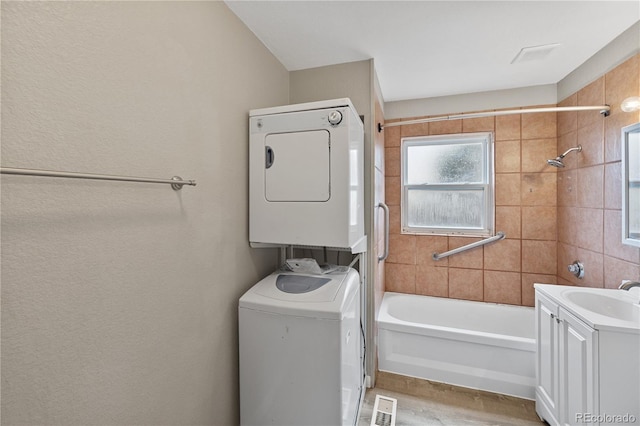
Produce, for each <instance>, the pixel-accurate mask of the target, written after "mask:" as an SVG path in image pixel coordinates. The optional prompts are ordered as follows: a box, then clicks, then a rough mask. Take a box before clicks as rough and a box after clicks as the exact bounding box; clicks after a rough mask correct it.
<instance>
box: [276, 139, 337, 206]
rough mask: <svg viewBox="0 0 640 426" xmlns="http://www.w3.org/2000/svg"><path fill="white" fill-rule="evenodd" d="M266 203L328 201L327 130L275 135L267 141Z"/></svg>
mask: <svg viewBox="0 0 640 426" xmlns="http://www.w3.org/2000/svg"><path fill="white" fill-rule="evenodd" d="M264 149H265V197H266V199H267V201H271V202H278V201H285V202H287V201H288V202H291V201H294V202H295V201H327V200H329V197H330V195H331V194H330V178H331V173H330V149H331V146H330V135H329V132H328V131H327V130H312V131H305V132H290V133H272V134H269V135H267V136H266V138H265V147H264Z"/></svg>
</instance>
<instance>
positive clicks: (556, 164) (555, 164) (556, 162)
mask: <svg viewBox="0 0 640 426" xmlns="http://www.w3.org/2000/svg"><path fill="white" fill-rule="evenodd" d="M571 151H578V152H580V151H582V145H578V146H575V147H573V148H569V149H568V150H566V151H565V152H564V154H560V155H558V156H557V157H556V158H553V159H551V160H547V164H548V165H550V166H553V167H558V168H563V167H564V163H563V162H562V159H563V158H564V157H565V156H566V155H567V154H568V153H570V152H571Z"/></svg>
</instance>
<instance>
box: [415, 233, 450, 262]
mask: <svg viewBox="0 0 640 426" xmlns="http://www.w3.org/2000/svg"><path fill="white" fill-rule="evenodd" d="M447 250H449V237H445V236H441V235H433V236H432V235H417V236H416V263H417V264H418V265H427V266H434V267H435V266H438V267H444V266H449V258H448V257H445V258H444V259H440V260H433V258H432V256H433V253H443V252H445V251H447Z"/></svg>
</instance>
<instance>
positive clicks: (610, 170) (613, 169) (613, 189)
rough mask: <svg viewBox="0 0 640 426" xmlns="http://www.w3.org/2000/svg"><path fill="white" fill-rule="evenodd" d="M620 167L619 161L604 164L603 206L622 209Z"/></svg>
mask: <svg viewBox="0 0 640 426" xmlns="http://www.w3.org/2000/svg"><path fill="white" fill-rule="evenodd" d="M621 188H622V169H621V163H620V162H619V161H618V162H616V163H610V164H605V166H604V208H605V209H617V210H620V209H622V190H621Z"/></svg>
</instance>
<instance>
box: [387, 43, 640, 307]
mask: <svg viewBox="0 0 640 426" xmlns="http://www.w3.org/2000/svg"><path fill="white" fill-rule="evenodd" d="M639 56H640V55H635V56H634V57H632V58H631V59H629V60H628V61H626V62H625V63H623V64H622V65H620V66H618V67H616V68H615V69H613V70H612V71H610V72H608V73H606V74H605V75H603V76H602V77H600V78H598V79H597V80H596V81H594V82H592V83H590V84H589V85H587V86H585V87H584V88H582V89H581V90H579V91H578V92H577V93H576V94H573V95H571V96H570V97H568V98H567V99H565V100H563V101H562V102H561V103H560V106H569V105H602V104H605V103H606V104H608V105H611V106H612V113H611V116H610V117H607V118H604V117H602V116H601V115H600V114H598V113H597V112H581V113H580V114H578V113H561V114H556V113H544V114H523V115H513V116H498V117H490V118H482V119H470V120H456V121H446V122H435V123H428V124H418V125H415V124H414V125H408V126H399V127H388V128H387V129H385V158H386V168H385V170H386V173H385V175H386V198H387V204H389V206H390V208H391V212H392V214H391V218H392V222H391V223H392V224H391V233H392V235H391V239H390V246H391V247H390V252H391V254H390V256H389V259H388V260H387V265H386V290H387V291H398V292H403V293H416V294H425V295H433V296H441V297H451V298H460V299H469V300H480V301H487V302H498V303H509V304H516V305H520V304H522V305H529V306H533V303H534V295H533V283H534V282H546V283H560V284H572V285H580V286H592V287H616V286H617V285H619V284H620V280H621V279H635V280H637V279H640V266H639V265H640V250H638V249H637V248H631V247H628V246H623V245H622V244H621V243H620V240H621V237H620V235H621V230H620V216H621V214H620V208H621V204H620V192H621V190H620V129H621V127H623V126H624V125H627V124H630V123H633V122H636V121H639V120H640V116H639V114H638V113H633V114H628V113H623V112H621V111H620V109H619V105H620V102H621V101H622V99H624V98H625V97H627V96H633V95H634V94H636V95H637V94H639V89H638V85H639V84H640V83H639V81H640V70H639V67H640V65H639V64H638V63H639V62H640V59H638V58H639ZM407 118H409V117H407ZM411 118H413V117H411ZM474 131H493V132H495V140H496V142H495V169H496V229H497V230H499V231H504V232H506V234H507V238H506V239H505V240H503V241H499V242H497V243H494V244H491V245H487V246H484V247H481V248H477V249H473V250H470V251H468V252H465V253H462V254H458V255H455V256H451V257H449V258H448V259H444V260H440V261H433V260H431V254H432V253H433V252H436V251H438V252H442V251H446V250H448V249H453V248H456V247H459V246H462V245H464V244H467V243H469V242H471V241H475V239H472V238H461V237H445V236H425V235H403V234H401V233H400V141H401V138H402V137H405V136H417V135H434V134H444V133H464V132H474ZM578 143H580V144H582V146H583V152H581V153H580V154H575V153H573V154H570V155H569V156H567V157H566V162H565V163H566V164H567V167H566V168H565V169H562V170H559V169H556V168H553V167H550V166H547V165H546V159H548V158H554V157H555V156H556V155H558V153H561V152H564V151H565V150H566V149H568V148H569V147H572V146H576V145H577V144H578ZM575 259H579V260H581V261H582V262H583V263H584V265H585V268H586V276H585V278H584V279H583V280H578V279H576V278H574V277H573V276H571V275H570V274H569V273H568V272H567V270H566V266H567V265H568V264H570V263H572V262H573V261H574V260H575Z"/></svg>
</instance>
